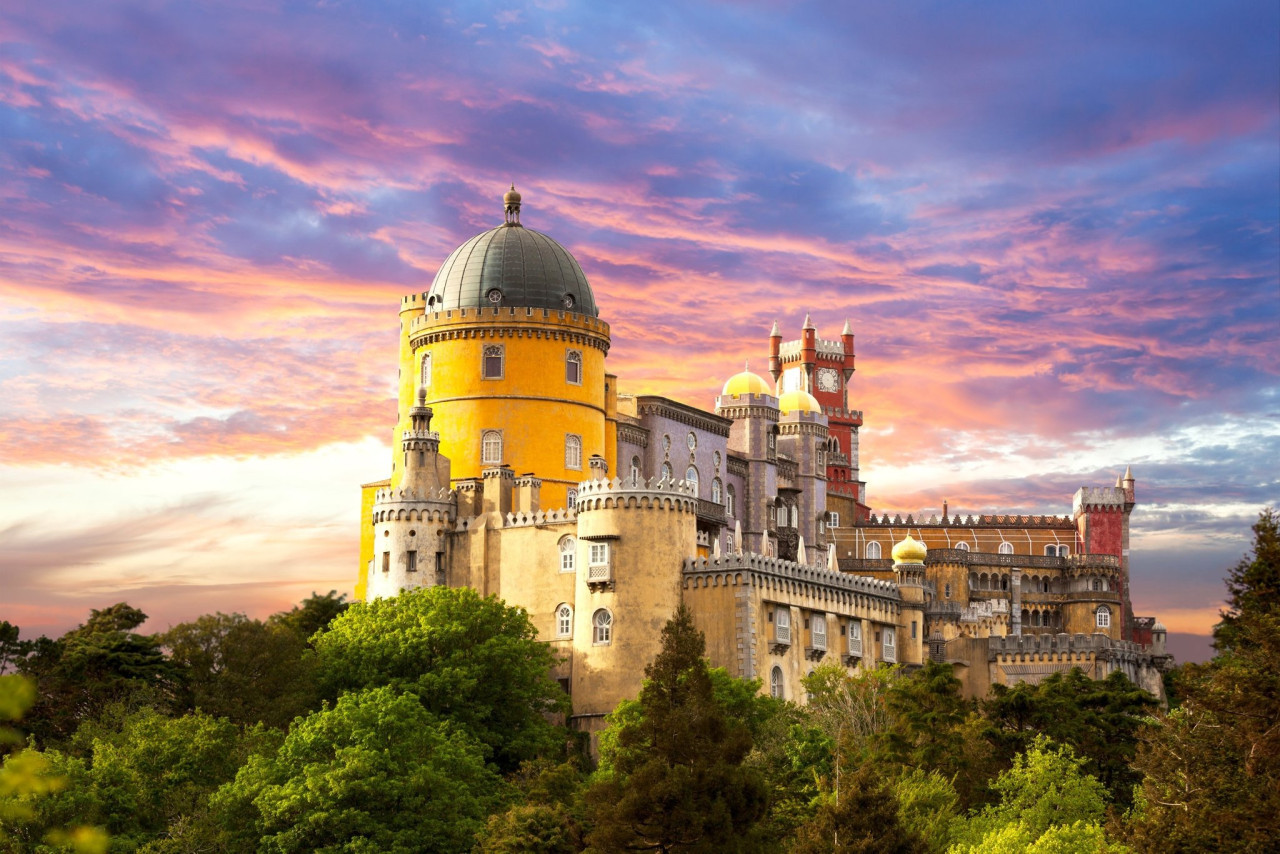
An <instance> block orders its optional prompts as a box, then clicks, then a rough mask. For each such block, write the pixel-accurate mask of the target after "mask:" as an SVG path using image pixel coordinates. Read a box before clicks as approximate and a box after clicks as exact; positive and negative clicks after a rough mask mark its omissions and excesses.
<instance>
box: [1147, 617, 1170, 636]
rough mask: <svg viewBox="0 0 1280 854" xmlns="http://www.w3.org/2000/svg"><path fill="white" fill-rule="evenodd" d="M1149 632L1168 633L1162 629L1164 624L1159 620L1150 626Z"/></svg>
mask: <svg viewBox="0 0 1280 854" xmlns="http://www.w3.org/2000/svg"><path fill="white" fill-rule="evenodd" d="M1151 631H1153V632H1164V633H1165V634H1168V633H1169V630H1168V629H1166V628H1165V627H1164V623H1162V622H1160V621H1159V620H1156V621H1155V622H1154V623H1152V624H1151Z"/></svg>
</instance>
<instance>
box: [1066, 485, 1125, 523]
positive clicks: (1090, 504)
mask: <svg viewBox="0 0 1280 854" xmlns="http://www.w3.org/2000/svg"><path fill="white" fill-rule="evenodd" d="M1129 501H1130V499H1129V496H1128V495H1127V494H1126V493H1125V490H1124V488H1123V487H1121V486H1082V487H1080V488H1079V489H1078V490H1076V494H1075V497H1074V498H1073V499H1072V502H1071V515H1072V516H1073V517H1075V516H1079V515H1080V514H1081V513H1088V512H1095V511H1105V510H1112V511H1115V510H1123V509H1124V508H1125V505H1126V504H1127V503H1129Z"/></svg>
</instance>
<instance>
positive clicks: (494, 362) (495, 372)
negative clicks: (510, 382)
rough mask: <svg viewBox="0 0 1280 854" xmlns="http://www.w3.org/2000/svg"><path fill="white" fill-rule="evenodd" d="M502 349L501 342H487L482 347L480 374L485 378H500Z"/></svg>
mask: <svg viewBox="0 0 1280 854" xmlns="http://www.w3.org/2000/svg"><path fill="white" fill-rule="evenodd" d="M502 362H503V350H502V345H501V344H488V345H486V346H485V348H484V359H483V363H484V364H483V366H482V376H483V377H484V379H486V380H500V379H502V371H503V365H502Z"/></svg>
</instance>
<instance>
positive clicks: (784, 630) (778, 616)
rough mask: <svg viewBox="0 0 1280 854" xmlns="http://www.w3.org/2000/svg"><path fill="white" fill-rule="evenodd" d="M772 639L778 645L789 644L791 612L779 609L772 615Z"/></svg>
mask: <svg viewBox="0 0 1280 854" xmlns="http://www.w3.org/2000/svg"><path fill="white" fill-rule="evenodd" d="M773 630H774V637H775V638H776V639H777V641H778V643H791V611H790V609H787V608H779V609H778V610H777V611H776V612H775V614H774V620H773Z"/></svg>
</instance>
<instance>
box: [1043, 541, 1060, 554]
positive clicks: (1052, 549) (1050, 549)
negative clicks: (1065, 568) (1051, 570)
mask: <svg viewBox="0 0 1280 854" xmlns="http://www.w3.org/2000/svg"><path fill="white" fill-rule="evenodd" d="M1044 553H1045V554H1046V555H1048V556H1049V557H1057V556H1058V547H1057V546H1056V545H1054V544H1053V543H1050V544H1049V545H1047V546H1045V547H1044Z"/></svg>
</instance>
